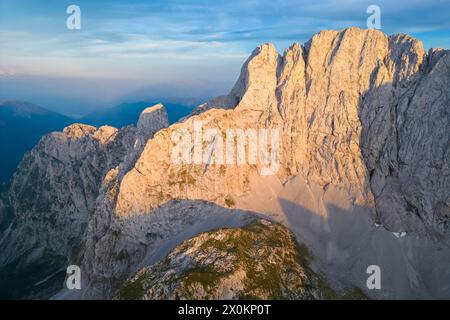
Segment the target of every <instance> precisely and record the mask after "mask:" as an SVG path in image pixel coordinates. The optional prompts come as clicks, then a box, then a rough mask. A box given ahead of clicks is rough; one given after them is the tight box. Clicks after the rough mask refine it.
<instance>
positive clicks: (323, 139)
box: [116, 28, 450, 233]
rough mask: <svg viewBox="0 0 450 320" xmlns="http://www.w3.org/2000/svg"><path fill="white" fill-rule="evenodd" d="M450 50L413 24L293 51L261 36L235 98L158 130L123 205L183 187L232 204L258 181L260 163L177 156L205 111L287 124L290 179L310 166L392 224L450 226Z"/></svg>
mask: <svg viewBox="0 0 450 320" xmlns="http://www.w3.org/2000/svg"><path fill="white" fill-rule="evenodd" d="M448 59H450V55H449V54H448V52H447V51H430V54H429V55H427V54H426V53H425V51H424V49H423V45H422V43H421V42H419V41H418V40H416V39H413V38H411V37H409V36H407V35H394V36H386V35H385V34H383V33H382V32H380V31H374V30H360V29H358V28H350V29H346V30H344V31H323V32H320V33H318V34H316V35H315V36H313V37H312V39H311V40H310V41H309V42H308V43H306V44H305V45H303V46H302V45H299V44H294V45H292V46H291V47H290V48H289V49H287V50H286V51H285V52H284V54H283V55H279V54H278V53H277V51H276V49H275V47H274V46H273V45H270V44H266V45H262V46H261V47H259V48H257V49H256V50H255V51H254V52H253V54H252V55H251V57H250V58H249V59H248V61H247V62H246V63H245V64H244V66H243V68H242V72H241V75H240V77H239V79H238V81H237V83H236V85H235V86H234V88H233V89H232V90H231V92H230V94H229V95H228V96H227V97H221V98H218V99H215V100H212V101H210V102H208V103H206V104H205V105H202V106H201V107H200V108H199V109H197V110H196V112H194V114H196V115H195V116H192V117H190V118H188V119H187V120H185V121H184V122H183V123H179V124H176V125H174V126H171V127H169V128H167V129H166V130H163V131H161V132H159V133H158V134H157V135H156V136H155V138H154V139H152V140H151V141H149V143H148V144H147V147H146V148H145V149H144V151H143V153H142V155H141V156H140V158H139V160H138V161H137V163H136V167H135V170H131V171H130V172H128V173H127V174H126V176H125V177H124V179H123V181H122V185H121V188H120V191H119V195H118V201H117V204H116V212H117V213H118V214H119V215H123V216H129V215H133V214H137V213H146V212H150V211H151V210H153V209H154V208H155V207H157V206H159V205H160V204H162V203H164V202H166V201H168V200H170V199H173V198H189V199H204V200H210V201H214V202H216V203H219V204H225V199H226V197H227V196H229V195H232V196H234V197H239V196H241V195H243V194H245V193H246V192H248V191H249V188H248V181H249V180H251V179H252V177H253V176H255V175H258V171H257V170H255V169H257V168H255V166H251V165H247V166H245V165H243V166H225V168H221V166H218V165H210V166H206V165H204V166H202V165H189V166H184V167H183V168H181V166H177V165H174V164H173V163H172V162H171V157H170V152H171V146H172V144H173V142H172V141H171V137H172V134H173V132H174V131H175V130H182V129H187V130H190V131H191V132H192V130H193V128H194V125H195V121H201V122H202V123H203V125H204V127H205V128H210V127H217V128H219V130H221V131H225V130H226V129H227V128H230V127H231V128H242V129H244V130H245V129H248V128H255V129H259V128H277V129H279V130H280V132H281V140H282V143H281V150H280V153H281V157H280V158H281V168H280V170H278V171H277V172H276V174H277V176H278V177H279V178H280V179H281V180H286V179H289V177H292V176H296V175H297V174H299V173H301V174H302V175H303V176H305V177H306V178H307V179H308V180H312V181H316V182H318V183H319V184H320V185H322V186H327V185H329V184H333V185H339V186H341V187H343V188H344V189H346V190H348V191H349V193H350V194H352V196H354V198H355V202H356V203H357V204H361V205H370V206H372V207H375V208H376V219H377V221H378V222H379V223H382V224H383V225H385V226H386V227H387V228H389V229H392V230H394V231H395V230H414V231H418V232H420V233H429V232H431V233H433V232H434V231H437V232H445V230H446V226H447V225H448V213H446V212H447V211H448V208H449V198H448V197H449V192H448V186H449V185H450V181H449V179H450V178H449V175H448V174H447V173H448V170H449V163H450V161H449V148H448V138H449V121H450V120H449V116H448V90H447V88H448V86H447V84H448V81H449V70H448V63H447V61H448ZM215 103H217V105H214V104H215ZM215 107H216V108H220V109H225V110H217V109H214V110H211V109H213V108H215ZM181 173H182V176H181ZM220 173H222V174H220ZM161 180H163V181H167V183H165V184H161V183H160V181H161Z"/></svg>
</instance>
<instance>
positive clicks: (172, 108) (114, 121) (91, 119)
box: [80, 101, 194, 128]
mask: <svg viewBox="0 0 450 320" xmlns="http://www.w3.org/2000/svg"><path fill="white" fill-rule="evenodd" d="M157 103H159V102H154V103H153V102H144V101H141V102H135V103H123V104H120V105H118V106H116V107H113V108H108V109H103V110H100V111H97V112H93V113H91V114H88V115H86V116H85V117H83V118H82V119H80V122H82V123H86V124H89V125H92V126H96V127H98V126H102V125H110V126H113V127H116V128H122V127H124V126H126V125H130V124H136V123H137V121H138V119H139V115H140V114H141V112H142V110H143V109H145V108H146V107H148V106H152V105H155V104H157ZM164 107H165V108H166V111H167V115H168V118H169V123H171V124H172V123H174V122H176V121H178V120H179V119H180V118H182V117H185V116H187V115H188V114H190V113H191V111H192V110H193V109H194V107H193V106H186V105H181V104H173V103H164Z"/></svg>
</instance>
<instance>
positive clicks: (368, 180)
mask: <svg viewBox="0 0 450 320" xmlns="http://www.w3.org/2000/svg"><path fill="white" fill-rule="evenodd" d="M449 85H450V51H448V50H441V49H431V50H429V51H428V53H426V52H425V50H424V48H423V45H422V43H421V42H420V41H418V40H417V39H414V38H411V37H409V36H408V35H402V34H400V35H392V36H387V35H385V34H384V33H382V32H380V31H377V30H361V29H358V28H349V29H345V30H342V31H332V30H328V31H322V32H319V33H318V34H316V35H314V36H313V37H312V38H311V39H310V40H309V41H308V42H307V43H305V44H303V45H301V44H298V43H295V44H293V45H292V46H291V47H290V48H288V49H287V50H286V51H285V52H284V53H283V54H279V53H278V52H277V50H276V49H275V47H274V46H273V45H271V44H264V45H261V46H260V47H258V48H256V49H255V50H254V52H253V53H252V55H251V56H250V57H249V58H248V60H247V61H246V62H245V64H244V65H243V67H242V70H241V74H240V76H239V78H238V80H237V82H236V84H235V86H234V87H233V88H232V90H231V91H230V93H229V94H228V95H226V96H222V97H218V98H215V99H213V100H211V101H209V102H207V103H205V104H203V105H201V106H199V107H197V108H196V109H195V110H194V111H193V112H192V114H191V115H190V116H189V117H187V118H185V119H183V121H180V122H177V123H175V124H172V125H170V126H169V125H168V121H167V118H166V113H165V111H164V107H163V106H161V105H157V106H155V107H153V108H151V109H146V110H144V112H143V113H142V115H141V118H140V120H139V121H138V124H137V126H136V127H134V126H131V127H124V128H122V129H114V128H111V127H101V128H94V127H90V126H85V125H75V126H71V127H68V128H66V129H65V130H64V131H63V132H62V133H54V134H51V135H49V136H47V137H46V138H44V139H42V140H41V142H40V143H39V144H38V145H37V146H36V147H35V148H34V149H33V151H32V152H30V153H29V154H28V155H27V157H26V158H25V159H24V160H23V161H22V162H21V164H20V166H19V168H18V170H17V172H16V174H15V176H14V179H13V181H12V183H11V186H10V187H9V189H8V190H7V192H5V193H3V194H2V197H1V202H0V221H1V226H2V227H0V230H1V232H2V233H1V237H0V252H1V254H0V270H1V271H0V272H3V274H7V275H8V276H6V277H3V278H4V279H8V280H7V281H10V282H8V283H6V284H7V285H8V286H13V284H14V283H15V282H14V281H13V280H10V279H21V280H22V282H21V283H20V284H21V286H20V288H21V290H20V292H19V290H18V289H16V292H15V297H24V296H27V294H28V296H29V295H30V293H29V288H36V287H35V286H33V285H34V284H36V283H38V284H39V285H40V286H41V288H42V289H41V291H40V294H39V292H33V294H35V296H38V297H48V296H51V295H52V294H56V295H54V296H53V297H54V298H60V299H65V298H86V299H88V298H93V299H111V298H115V297H116V298H121V297H124V295H125V297H130V296H128V293H130V286H131V289H136V287H137V289H138V294H137V295H134V294H135V293H136V292H135V291H133V290H131V291H132V293H133V295H132V297H133V298H147V297H151V298H176V297H179V295H181V296H188V295H189V292H190V291H182V289H183V288H185V289H186V288H187V289H188V290H190V289H189V288H191V289H192V286H195V287H196V288H200V289H201V288H203V289H205V290H206V291H207V293H206V294H205V295H202V294H201V292H202V291H201V290H200V291H199V292H198V295H196V296H195V298H210V297H224V294H225V293H224V292H228V291H227V288H229V287H230V286H229V284H228V283H227V281H226V280H224V279H223V277H222V278H220V279H217V278H214V279H213V280H214V281H213V284H210V285H208V286H207V287H205V281H207V279H211V274H213V275H217V274H216V273H214V272H212V271H211V269H214V270H215V271H217V267H218V266H225V267H229V268H230V272H231V274H232V277H231V278H232V279H231V280H232V281H233V283H236V285H237V286H238V288H239V290H238V292H237V293H236V296H235V297H242V296H253V297H262V298H272V297H274V296H276V295H271V294H269V293H268V292H269V291H270V290H272V289H273V290H274V291H273V292H276V291H277V290H278V292H280V290H281V291H282V292H291V293H290V294H287V295H285V294H282V295H281V296H283V297H286V298H300V297H302V298H303V297H314V298H327V296H326V295H325V293H324V292H322V291H321V290H322V289H323V288H324V287H323V286H322V287H321V286H320V285H319V283H320V282H321V281H319V278H320V279H323V280H324V281H325V282H326V283H327V284H329V285H330V290H331V292H333V293H334V294H336V292H338V293H342V292H352V294H350V296H347V297H349V298H350V297H351V298H360V297H364V296H368V297H370V298H383V299H398V298H408V299H411V298H416V299H417V298H424V299H426V298H448V297H449V296H450V288H449V287H448V283H450V268H449V267H450V228H449V225H450V198H449V186H450V174H449V173H450V167H449V164H450V146H449V144H448V141H449V139H448V138H449V136H450V117H449V110H450V108H449V105H450V96H449V91H448V87H449ZM269 141H270V145H268V143H269ZM67 190H69V191H70V192H67ZM255 217H258V218H259V219H264V220H269V221H272V222H273V223H278V224H281V225H283V226H284V227H281V226H280V227H274V228H275V229H276V230H278V231H275V232H274V233H273V234H272V232H271V231H270V230H267V229H265V228H264V227H262V229H259V231H260V232H257V235H255V234H254V233H253V232H252V231H251V230H252V229H251V227H250V231H249V229H248V228H249V226H251V223H252V222H251V221H253V220H252V219H254V218H255ZM249 219H250V220H251V221H250V222H249ZM278 224H274V226H278ZM263 225H264V223H263ZM269 226H270V223H269ZM230 228H231V229H233V230H231V231H230V230H228V229H230ZM284 228H287V229H289V230H290V231H289V232H292V234H293V236H292V237H290V236H287V234H288V233H287V231H285V229H284ZM269 229H270V228H269ZM225 230H228V231H225ZM280 233H281V234H283V235H284V236H282V235H281V234H280ZM232 235H234V236H235V237H236V238H237V239H240V240H242V241H243V243H242V244H244V243H245V240H246V239H249V237H250V239H254V240H255V242H254V243H248V246H247V247H245V246H243V247H237V248H236V251H235V253H234V254H230V253H229V252H228V251H227V250H226V248H227V247H228V246H233V244H234V242H233V240H234V238H235V237H234V236H232ZM257 236H259V237H260V238H256V239H255V238H253V237H257ZM273 236H275V237H277V238H279V239H280V240H282V239H283V245H282V246H283V247H285V248H286V250H287V254H290V255H293V257H294V260H295V259H297V260H296V261H297V262H300V263H298V264H295V265H291V267H290V268H288V269H289V270H291V271H292V272H293V273H294V274H297V275H298V274H299V273H302V272H303V273H305V274H306V278H307V279H308V280H307V281H306V280H305V281H306V282H305V283H308V285H309V284H310V285H311V287H308V288H310V289H311V291H310V292H305V291H304V290H303V291H302V287H301V284H300V285H299V286H296V284H295V283H294V282H292V283H290V284H292V285H294V286H296V288H297V289H298V290H299V292H303V293H304V294H305V295H304V296H302V295H301V294H299V293H298V292H297V291H296V290H297V289H295V290H294V289H293V288H292V287H290V286H289V285H286V279H287V278H286V277H288V275H286V274H285V273H284V271H286V270H287V269H285V267H286V264H285V263H284V262H283V261H282V260H279V259H280V257H281V256H282V254H280V252H279V251H277V248H278V247H279V244H278V243H277V242H276V241H271V239H272V240H273ZM215 237H219V238H220V239H222V240H223V242H221V243H213V245H211V242H210V241H208V240H211V239H214V238H215ZM265 237H266V238H265ZM294 237H295V239H294ZM267 240H269V241H268V242H266V243H264V242H265V241H267ZM294 240H295V241H294ZM203 241H206V244H208V245H205V246H203V247H201V248H200V249H199V248H198V247H197V244H201V243H204V242H203ZM261 243H263V244H261ZM296 245H301V246H302V248H307V251H308V252H309V253H310V255H309V256H310V261H312V262H313V263H311V264H310V265H309V266H308V268H310V270H309V271H308V272H306V270H307V269H306V267H307V265H306V264H304V263H303V264H302V263H301V262H302V259H304V258H305V256H304V255H303V253H302V252H303V251H304V250H303V251H302V252H298V251H296V250H291V249H292V248H295V247H296ZM202 250H203V251H202ZM252 250H257V251H258V252H257V254H256V255H253V256H252V255H251V254H254V253H253V252H252ZM264 250H266V253H269V254H270V255H271V257H272V258H273V259H274V260H273V261H274V262H273V264H270V263H267V264H266V263H264V261H262V262H261V264H260V265H259V267H258V268H260V269H258V272H259V273H258V274H260V275H261V276H263V275H264V274H268V273H270V270H271V268H273V267H274V266H277V267H279V270H280V277H281V278H276V277H272V276H268V277H266V278H264V281H263V282H259V281H256V280H255V281H253V280H254V279H253V280H249V281H253V282H250V283H249V284H248V282H247V280H248V279H249V277H250V278H251V276H252V275H251V274H250V273H251V272H252V271H251V270H252V269H251V267H252V266H248V265H247V262H248V260H247V259H248V257H253V258H255V257H257V258H261V259H263V258H264V255H263V253H264ZM242 252H246V253H248V254H249V256H245V255H244V256H242V255H240V253H242ZM216 253H217V254H218V255H219V257H218V258H217V259H218V260H217V264H215V263H213V261H212V260H208V263H207V264H205V262H204V261H203V260H202V257H206V258H207V257H209V256H214V254H216ZM202 254H205V256H202ZM258 254H261V255H260V256H259V255H258ZM52 259H53V260H52ZM179 259H186V260H185V262H186V264H184V265H182V266H180V265H178V264H177V263H178V262H179ZM227 259H231V260H232V261H231V262H230V261H229V260H227ZM55 260H56V261H57V262H55ZM277 261H278V262H277ZM46 262H51V263H49V264H50V265H52V266H54V268H56V267H57V268H58V269H57V270H61V268H62V269H63V268H64V267H65V266H67V265H68V264H76V265H79V266H80V267H81V270H82V275H83V277H82V283H81V284H82V285H81V290H67V289H64V288H61V285H59V289H61V290H58V287H57V286H56V285H55V284H54V283H52V281H51V279H52V275H53V274H54V273H55V272H56V271H57V270H50V268H43V267H42V266H43V265H45V263H46ZM291 262H292V261H290V262H289V263H291ZM33 264H35V265H36V266H38V267H39V268H34V269H33V270H37V271H36V272H35V273H34V277H33V278H32V279H26V278H25V277H24V274H26V275H27V274H28V273H27V271H28V270H30V268H31V267H32V266H33ZM374 265H375V266H378V267H379V269H380V270H381V272H382V276H381V279H382V280H381V285H382V287H381V289H380V290H370V289H369V288H368V287H367V286H366V284H367V278H368V276H369V275H368V270H370V268H369V267H371V266H374ZM238 266H242V267H243V268H244V271H245V276H243V277H242V278H239V274H236V272H237V271H236V268H237V267H238ZM199 267H200V271H201V272H197V271H198V270H197V268H199ZM277 270H278V269H277ZM283 270H284V271H283ZM165 271H168V272H169V271H170V272H173V274H172V275H171V276H170V275H169V274H167V273H165ZM193 272H194V274H195V277H196V276H198V277H196V278H195V279H196V280H195V281H194V283H193V282H192V278H190V277H188V276H189V275H190V274H192V273H193ZM195 272H197V273H195ZM247 272H248V273H249V274H247ZM141 276H143V277H144V278H141ZM169 276H170V277H169ZM285 276H286V277H285ZM38 279H39V280H38ZM269 279H271V280H273V281H274V282H273V283H272V284H271V285H270V288H271V289H268V287H267V285H268V284H267V283H266V280H267V281H268V280H269ZM25 280H26V281H25ZM141 280H142V281H141ZM172 280H173V281H174V282H175V283H177V284H180V285H181V287H180V289H179V290H178V291H177V289H174V287H172V284H171V281H172ZM216 280H217V281H216ZM4 281H5V280H4ZM55 283H58V282H57V281H56V282H55ZM162 283H166V284H167V285H165V284H164V285H163V284H162ZM6 284H4V283H3V284H2V283H0V285H6ZM3 288H4V287H3ZM153 290H154V291H153ZM180 290H181V291H180ZM0 292H4V290H3V289H2V290H0ZM209 293H210V294H209ZM322 293H323V294H322ZM358 293H361V294H358ZM10 296H11V295H10ZM278 296H279V295H278ZM328 297H329V296H328Z"/></svg>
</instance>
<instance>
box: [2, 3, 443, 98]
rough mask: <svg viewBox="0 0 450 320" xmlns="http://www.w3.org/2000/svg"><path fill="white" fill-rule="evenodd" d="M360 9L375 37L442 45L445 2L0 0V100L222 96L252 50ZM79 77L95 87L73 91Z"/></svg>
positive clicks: (354, 22) (356, 15)
mask: <svg viewBox="0 0 450 320" xmlns="http://www.w3.org/2000/svg"><path fill="white" fill-rule="evenodd" d="M71 4H76V5H78V6H79V7H80V8H81V30H68V29H67V28H66V19H67V17H68V14H67V13H66V8H67V6H68V5H71ZM370 4H376V5H379V6H380V8H381V23H382V30H383V31H384V32H386V33H388V34H392V33H409V34H411V35H413V36H415V37H417V38H419V39H420V40H422V41H423V42H424V44H425V46H426V47H427V48H430V47H444V48H450V0H427V1H423V0H422V1H418V0H410V1H387V0H386V1H374V0H370V1H365V0H359V1H357V0H340V1H331V0H325V1H318V0H305V1H301V0H297V1H294V0H280V1H276V0H272V1H268V0H250V1H245V0H240V1H234V0H227V1H223V0H214V1H212V0H207V1H205V0H199V1H189V0H188V1H172V0H161V1H160V0H157V1H137V0H134V1H117V0H113V1H84V0H83V1H80V0H71V1H65V0H58V1H57V0H46V1H40V0H36V1H22V0H0V77H2V78H3V80H2V84H5V83H6V82H5V80H4V78H7V79H8V81H9V82H8V83H13V82H14V80H15V81H16V83H17V85H16V86H15V87H13V88H12V87H8V90H10V91H9V92H6V89H5V87H4V89H0V90H1V91H0V98H4V97H5V96H8V94H17V95H19V96H20V95H21V94H25V96H26V90H27V88H28V89H29V88H30V86H32V85H31V84H28V87H27V86H26V85H24V84H23V82H24V81H25V80H24V79H27V80H29V81H31V82H32V79H35V80H36V81H40V82H41V83H42V81H44V82H45V81H54V82H55V79H59V78H64V79H66V80H67V83H69V84H68V86H72V88H65V91H67V92H70V93H71V94H72V95H73V96H76V95H77V94H85V95H86V96H87V97H86V98H89V95H97V96H96V98H99V96H102V95H105V97H103V98H104V100H105V103H109V102H110V100H111V101H112V100H114V99H116V98H117V96H118V95H119V93H120V94H126V92H132V91H133V90H134V91H139V88H141V89H142V88H145V86H149V87H152V86H154V87H155V86H157V87H159V88H162V87H163V86H164V85H167V86H169V87H170V88H169V90H168V91H169V92H176V93H177V94H178V95H184V94H189V93H190V94H191V95H199V96H202V95H203V96H209V95H213V94H216V93H226V92H227V91H228V90H229V88H230V86H231V85H232V83H233V82H234V80H235V79H236V78H237V76H238V73H239V69H240V67H241V65H242V63H243V61H245V59H246V57H247V56H248V55H249V54H250V53H251V51H252V50H253V49H254V48H255V47H256V46H258V45H259V44H261V43H265V42H273V43H275V45H276V46H277V48H278V50H279V51H283V50H284V49H285V48H286V47H288V46H289V45H290V44H291V43H292V42H294V41H297V42H305V41H307V40H308V39H309V38H310V37H311V35H313V34H314V33H315V32H318V31H319V30H322V29H342V28H345V27H349V26H359V27H361V28H366V19H367V17H368V14H367V13H366V9H367V7H368V5H370ZM18 79H20V81H22V82H17V81H18ZM30 79H31V80H30ZM70 79H72V82H70ZM83 79H89V81H91V82H92V81H94V79H98V81H103V84H104V88H103V87H102V88H99V89H98V90H92V83H91V82H90V84H89V85H84V87H83V81H82V80H83ZM56 82H57V83H58V81H56ZM61 83H62V82H61ZM70 83H71V84H70ZM109 83H110V84H111V85H110V86H108V84H109ZM49 87H50V88H51V85H49ZM120 88H122V90H120ZM183 88H184V89H183ZM202 88H204V92H202ZM89 89H90V90H89ZM49 90H50V89H49ZM149 90H151V89H149ZM183 90H184V91H183ZM50 91H51V90H50ZM50 91H49V93H51V92H50ZM63 91H64V90H63ZM91 91H93V92H91ZM119 91H123V92H119ZM163 91H164V90H163ZM111 92H115V93H116V95H113V94H111ZM108 95H109V96H108ZM9 98H15V97H9ZM17 98H20V97H17ZM62 99H63V97H62ZM88 100H89V99H88Z"/></svg>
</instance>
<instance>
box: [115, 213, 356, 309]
mask: <svg viewBox="0 0 450 320" xmlns="http://www.w3.org/2000/svg"><path fill="white" fill-rule="evenodd" d="M310 258H311V256H310V254H309V252H308V250H307V249H306V248H305V247H302V246H299V245H298V244H297V242H296V240H295V237H294V235H293V234H292V233H291V232H290V231H289V230H288V229H286V228H285V227H283V226H282V225H279V224H275V223H273V222H269V221H266V220H257V221H253V222H251V223H250V224H248V225H246V226H245V227H243V228H227V229H219V230H214V231H210V232H205V233H202V234H200V235H198V236H196V237H194V238H192V239H189V240H186V241H184V242H183V243H181V244H180V245H178V246H177V247H176V248H175V249H174V250H173V251H172V252H171V253H170V254H169V255H168V256H167V257H166V258H165V259H163V260H161V261H160V262H158V263H156V264H154V265H153V266H151V267H146V268H143V269H141V270H140V271H139V272H138V273H137V274H136V276H134V277H133V278H132V279H130V280H129V281H128V282H127V283H126V284H125V285H124V286H123V287H122V288H121V289H120V290H119V291H118V294H117V298H119V299H146V300H155V299H172V300H173V299H195V300H196V299H304V300H307V299H327V298H328V299H335V298H338V297H339V296H338V294H336V293H335V292H333V290H332V289H331V288H330V287H329V285H328V284H327V282H326V280H325V279H323V277H322V276H321V275H317V274H315V273H314V272H313V271H312V270H311V269H310V267H309V263H310V261H309V260H310ZM361 297H363V296H361Z"/></svg>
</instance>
